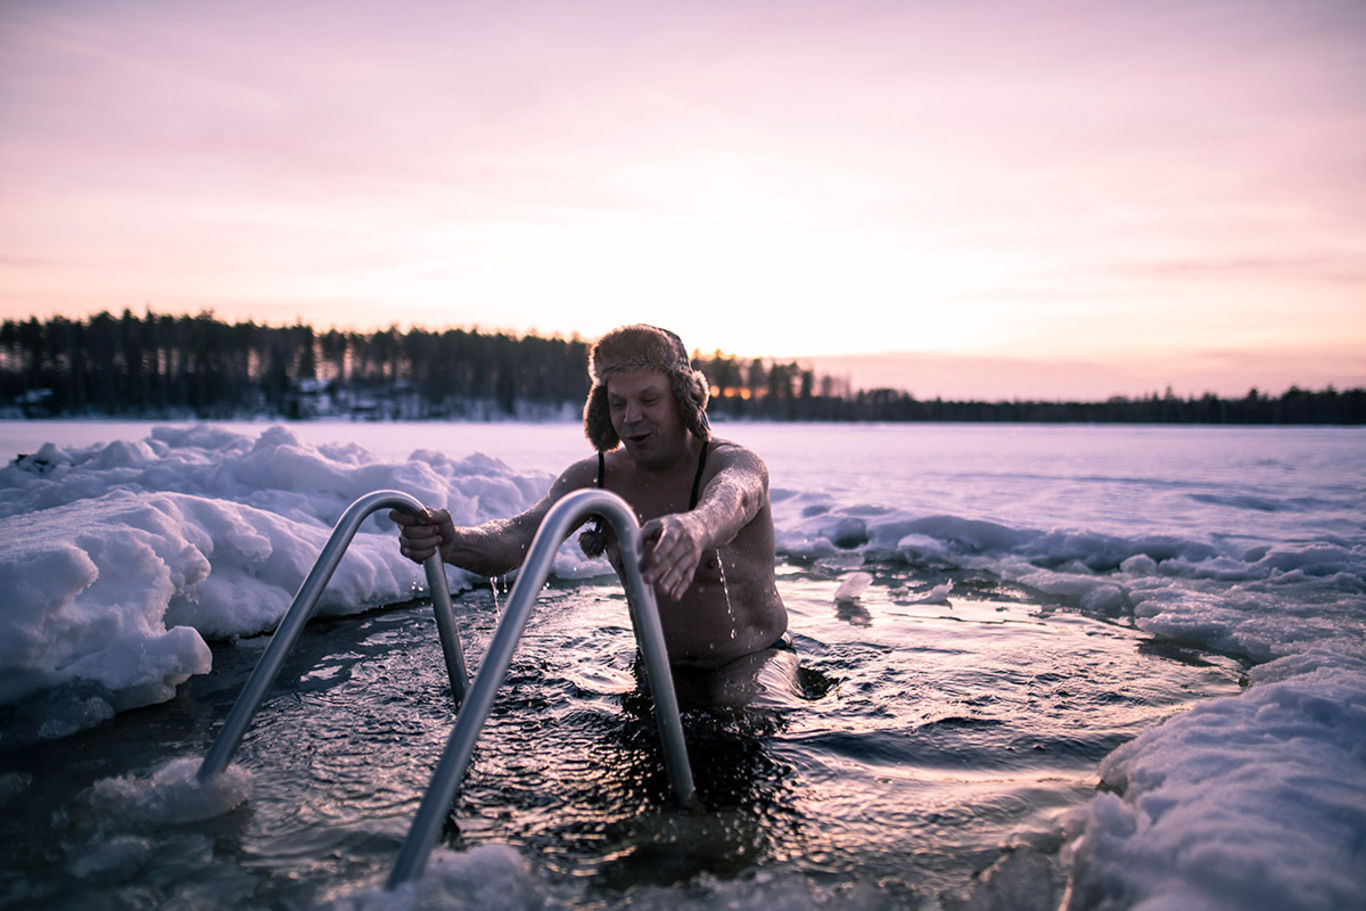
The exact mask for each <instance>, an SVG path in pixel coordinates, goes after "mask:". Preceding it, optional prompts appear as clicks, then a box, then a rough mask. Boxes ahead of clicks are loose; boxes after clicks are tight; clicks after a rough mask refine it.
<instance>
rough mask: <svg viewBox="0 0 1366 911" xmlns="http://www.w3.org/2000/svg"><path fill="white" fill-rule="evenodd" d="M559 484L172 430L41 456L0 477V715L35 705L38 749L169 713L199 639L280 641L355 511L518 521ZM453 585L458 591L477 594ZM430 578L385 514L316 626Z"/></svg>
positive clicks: (434, 460)
mask: <svg viewBox="0 0 1366 911" xmlns="http://www.w3.org/2000/svg"><path fill="white" fill-rule="evenodd" d="M550 480H551V479H550V477H549V476H548V475H544V474H537V473H529V474H528V473H516V472H513V471H512V470H510V469H509V468H508V467H507V466H505V465H503V464H502V463H501V462H498V461H497V460H495V459H491V458H488V457H485V456H482V455H474V456H470V457H469V458H465V459H462V460H458V461H453V460H451V459H449V458H447V457H446V456H444V455H442V454H440V453H436V452H431V451H419V452H416V453H414V454H413V456H412V457H411V458H410V459H408V460H405V461H403V462H394V463H385V462H379V461H376V460H374V459H373V458H372V457H371V456H369V455H368V454H367V453H366V452H365V451H364V450H361V449H359V448H357V447H354V446H328V445H323V446H314V445H311V444H309V443H306V442H304V441H303V440H302V439H301V438H300V437H299V436H298V435H296V434H295V433H293V432H292V431H290V430H288V429H285V428H282V427H272V428H269V429H267V430H265V431H264V432H262V433H261V434H260V435H259V437H256V438H252V437H248V436H244V435H242V434H235V433H229V432H225V431H222V430H218V429H215V428H213V427H208V426H201V427H192V428H187V429H177V428H169V427H168V428H158V429H156V430H154V431H153V433H152V434H151V436H150V437H149V438H147V439H145V440H140V441H137V442H127V441H120V442H115V443H110V444H108V445H97V446H90V447H87V448H78V449H62V448H59V447H57V446H53V445H50V444H49V445H46V446H44V447H43V448H42V449H40V450H39V451H38V452H37V453H34V454H32V455H28V456H24V457H21V458H19V459H16V460H14V461H13V462H11V463H10V464H9V465H8V466H6V467H4V468H3V469H0V591H4V592H5V593H6V597H5V610H4V611H3V613H0V705H4V704H12V703H16V702H19V701H21V700H32V699H33V698H34V697H35V694H40V695H41V698H42V699H43V700H45V701H44V702H42V703H41V705H42V706H43V711H42V714H43V715H44V717H43V718H42V720H41V723H40V727H41V730H40V731H39V736H42V737H58V736H64V735H66V734H69V733H72V732H73V731H75V730H79V729H80V728H82V727H86V726H89V725H91V724H95V723H98V722H99V721H101V720H104V719H105V718H108V717H110V716H112V714H113V713H114V712H116V711H123V710H125V709H129V708H134V707H137V706H140V705H147V704H151V703H154V702H159V701H164V700H166V699H169V698H170V697H171V695H172V694H173V692H174V688H175V686H176V685H177V684H178V683H181V682H183V681H184V680H185V679H187V678H188V677H189V676H190V675H192V674H202V673H205V672H207V671H208V670H209V668H210V662H211V655H210V651H209V649H208V647H207V645H206V640H212V639H221V638H226V637H233V636H249V635H253V634H257V633H261V632H265V631H268V630H270V629H272V628H273V627H274V626H275V624H276V623H277V622H278V621H279V619H280V617H281V616H283V614H284V612H285V610H286V609H287V608H288V606H289V604H290V602H291V600H292V599H293V596H294V593H295V592H296V591H297V590H298V587H299V585H300V583H301V582H302V581H303V578H304V576H305V575H306V574H307V572H308V570H309V568H310V567H311V566H312V565H313V562H314V560H315V559H316V558H317V556H318V553H319V552H320V550H321V549H322V546H323V544H324V542H325V541H326V540H327V537H328V535H329V534H330V532H331V529H332V526H333V525H334V524H335V522H336V521H337V519H338V518H339V517H340V516H341V514H342V512H343V511H345V509H346V508H347V506H349V505H350V504H351V503H352V502H353V501H354V500H355V499H356V498H358V497H360V496H362V495H363V494H366V493H369V492H371V491H374V490H378V489H396V490H401V491H404V492H407V493H409V494H411V495H413V496H414V497H416V498H418V499H419V500H420V501H422V502H424V503H428V504H431V505H434V506H442V507H445V508H447V509H449V510H450V511H451V513H452V515H453V516H454V517H455V520H456V522H458V523H475V522H480V521H484V520H486V519H489V518H494V517H498V516H505V515H508V514H510V513H513V512H516V511H519V510H521V509H524V508H526V507H527V506H529V505H530V504H532V503H533V502H535V500H537V499H539V498H540V496H542V495H543V493H544V491H545V490H546V489H548V487H549V484H550ZM584 562H585V561H583V560H582V558H581V557H578V558H576V556H575V555H574V553H573V552H572V551H571V550H570V549H569V548H566V549H565V551H564V552H563V553H562V555H561V558H560V561H559V564H557V568H558V569H559V570H561V571H563V572H565V573H566V574H575V573H580V572H582V571H583V566H584ZM452 573H453V575H454V576H456V580H455V581H456V583H457V585H458V584H460V583H462V582H464V583H466V584H467V583H468V582H469V581H470V580H469V577H467V576H462V574H460V573H459V572H458V571H455V570H453V571H452ZM421 579H422V573H421V570H420V568H418V567H416V566H414V565H413V564H412V563H409V562H408V561H407V560H404V559H403V558H402V557H400V556H399V554H398V548H397V547H396V545H395V532H394V528H393V525H392V523H390V522H389V521H388V519H387V518H384V517H382V516H378V515H377V516H376V517H374V518H372V519H370V520H368V521H367V523H366V525H365V527H364V528H363V530H362V531H361V533H360V534H358V535H357V536H356V539H355V541H354V542H353V544H352V545H351V547H350V548H349V549H348V551H347V554H346V556H345V557H344V558H343V560H342V562H341V564H340V565H339V567H338V569H337V571H336V573H335V574H334V576H333V579H332V581H331V582H330V583H329V585H328V587H327V589H326V591H325V593H324V594H323V596H322V599H321V600H320V602H319V611H320V613H332V614H342V613H348V612H356V611H361V610H364V609H366V608H369V607H372V606H374V605H376V604H381V603H386V602H393V601H398V600H402V599H404V598H407V597H410V596H411V594H412V592H413V588H414V585H415V584H419V583H420V581H421ZM61 694H64V695H61ZM35 704H39V703H35Z"/></svg>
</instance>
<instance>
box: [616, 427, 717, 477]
mask: <svg viewBox="0 0 1366 911" xmlns="http://www.w3.org/2000/svg"><path fill="white" fill-rule="evenodd" d="M701 451H702V446H701V443H700V441H699V440H698V439H697V437H695V436H693V435H692V432H691V431H685V432H684V435H683V445H682V446H679V447H678V449H677V452H676V453H675V454H673V455H672V457H671V458H666V459H662V460H659V461H652V462H651V463H650V464H642V463H641V462H637V461H636V460H635V458H634V457H631V464H632V466H633V467H634V468H635V469H636V470H637V471H640V472H643V473H645V474H649V475H656V476H660V477H663V476H668V475H673V474H681V473H683V472H684V471H685V469H686V471H691V470H692V466H693V465H694V464H695V463H696V462H697V458H698V455H699V454H700V453H701ZM627 455H628V456H630V453H629V452H628V453H627Z"/></svg>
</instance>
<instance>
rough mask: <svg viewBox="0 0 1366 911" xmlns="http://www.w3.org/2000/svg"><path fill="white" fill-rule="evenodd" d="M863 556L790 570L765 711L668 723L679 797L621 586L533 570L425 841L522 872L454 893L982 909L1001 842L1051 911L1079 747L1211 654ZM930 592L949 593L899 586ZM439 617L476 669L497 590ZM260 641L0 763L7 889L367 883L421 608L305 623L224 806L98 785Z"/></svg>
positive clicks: (200, 900)
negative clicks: (117, 795)
mask: <svg viewBox="0 0 1366 911" xmlns="http://www.w3.org/2000/svg"><path fill="white" fill-rule="evenodd" d="M865 569H871V570H872V574H873V576H874V578H873V580H872V586H871V587H870V588H868V590H867V591H865V592H864V593H863V594H862V596H861V598H859V599H858V600H856V601H850V602H844V603H836V602H835V600H834V597H833V594H834V591H835V588H836V586H837V585H838V584H839V582H840V581H841V579H842V578H845V577H846V575H847V574H844V573H841V572H840V571H839V569H838V567H836V566H822V565H816V564H812V565H803V566H793V565H787V566H784V567H783V568H782V575H781V579H780V584H781V587H782V590H783V592H784V595H785V598H786V600H787V602H788V606H789V609H790V610H791V612H792V632H793V634H794V639H795V642H796V645H797V648H798V651H799V653H800V664H801V671H800V676H799V677H798V678H797V679H796V681H795V683H796V684H797V686H796V687H795V688H793V689H792V690H791V691H790V692H777V694H776V695H775V697H774V699H773V700H771V701H772V702H773V703H774V704H773V705H770V706H769V707H766V708H759V709H749V710H725V711H705V710H700V709H691V710H689V711H688V712H686V713H685V727H686V733H687V737H688V743H689V751H690V755H691V758H692V762H693V766H694V774H695V776H696V779H697V784H698V791H699V797H700V801H699V803H700V806H699V807H694V808H691V809H678V808H675V807H674V805H673V803H672V801H671V800H670V798H669V792H668V784H667V779H666V778H665V775H664V771H663V766H662V757H661V754H660V750H659V747H658V741H657V737H656V735H655V732H654V730H653V728H652V726H651V723H650V721H649V714H648V709H646V708H644V707H643V706H642V704H641V703H642V697H640V696H639V693H638V689H637V684H636V679H635V676H634V674H633V671H632V662H633V658H634V645H633V640H632V638H631V633H630V629H629V627H628V625H627V623H628V621H627V619H626V609H625V601H624V598H623V597H622V596H621V594H620V592H619V589H617V588H616V587H615V586H614V585H607V584H595V583H575V584H559V585H555V586H552V587H551V588H548V589H547V590H546V592H545V593H544V596H543V598H542V601H541V603H540V605H539V607H538V611H537V615H536V616H535V617H533V619H532V622H531V624H530V626H529V628H528V632H527V634H526V636H525V638H524V639H523V642H522V644H521V646H520V647H519V649H518V652H517V655H516V657H515V658H514V661H513V665H512V669H511V671H510V673H509V676H508V681H507V683H506V685H505V686H504V688H503V689H502V690H501V691H500V695H499V701H498V703H497V704H496V706H495V709H494V712H493V715H492V716H491V718H490V719H489V722H488V724H487V726H486V728H485V731H484V733H483V736H482V737H481V739H480V741H479V746H478V748H477V750H476V752H475V755H474V759H473V762H472V765H471V768H470V771H469V774H468V776H467V777H466V779H465V782H464V786H463V789H462V791H461V794H460V796H459V798H458V799H457V802H456V805H455V807H454V809H453V811H452V814H451V817H450V822H449V824H448V826H447V831H446V833H445V835H444V844H443V846H442V847H443V848H444V849H446V850H448V851H451V852H455V853H454V855H453V856H454V857H455V858H457V859H461V858H464V859H471V858H473V859H472V860H468V862H469V865H470V866H469V869H468V871H467V873H465V874H463V875H465V876H466V878H467V880H468V882H467V885H468V884H469V883H472V882H479V881H484V880H487V879H488V878H489V877H490V876H492V875H493V872H494V871H493V867H492V866H489V865H488V864H487V863H485V862H484V861H482V860H479V858H481V857H482V856H483V855H481V854H480V853H479V852H478V851H475V849H478V848H480V847H481V846H488V845H505V846H510V847H511V849H513V850H514V851H515V852H516V854H517V855H519V856H520V858H521V860H520V863H521V865H522V866H521V867H519V868H518V869H517V871H516V872H515V874H514V885H515V888H510V889H504V890H502V891H499V892H498V894H497V895H496V896H495V898H494V899H490V898H489V896H488V895H484V897H483V898H480V899H478V901H477V902H476V900H475V899H461V898H459V897H458V896H456V897H453V896H449V895H448V896H447V898H448V900H449V901H448V903H449V904H451V906H454V907H459V906H462V902H464V904H467V905H469V906H471V907H474V906H478V905H479V904H484V903H487V902H488V901H491V900H494V901H495V904H497V903H498V902H501V903H502V905H501V906H504V907H543V906H544V907H562V906H568V907H584V908H597V907H602V908H607V907H617V906H622V905H632V906H638V907H646V908H653V907H668V908H675V909H676V908H688V907H751V906H753V907H774V906H777V905H774V904H773V902H775V901H777V902H779V903H781V904H784V905H792V906H802V905H809V906H813V907H816V906H819V907H889V908H891V907H925V908H940V907H958V906H959V905H960V903H961V902H962V901H964V900H969V899H970V900H972V901H974V902H977V904H978V905H981V904H982V902H983V901H984V900H985V899H984V898H983V896H984V892H983V887H982V886H981V885H980V883H979V878H978V877H979V874H981V873H982V871H985V870H988V868H991V867H992V866H993V865H997V866H998V868H999V867H1000V865H1001V863H1002V860H1003V858H1005V859H1006V861H1008V862H1010V863H1011V864H1013V866H1014V869H1013V870H1012V874H1013V875H1016V876H1023V877H1025V881H1026V882H1027V883H1028V892H1029V895H1028V896H1027V897H1026V898H1020V899H1019V901H1021V902H1025V904H1024V905H1021V906H1024V907H1028V906H1029V904H1028V903H1029V902H1037V906H1038V907H1046V906H1048V903H1049V902H1050V901H1051V902H1052V903H1053V904H1054V906H1056V901H1057V898H1058V896H1059V894H1060V891H1061V889H1062V887H1063V883H1062V882H1061V880H1060V878H1059V876H1058V875H1057V874H1056V873H1055V872H1054V869H1053V861H1052V858H1053V856H1054V855H1055V854H1056V851H1057V849H1058V847H1059V844H1060V840H1061V832H1062V825H1063V817H1064V816H1065V814H1066V813H1067V812H1068V811H1069V810H1071V809H1073V808H1076V807H1079V806H1081V805H1083V804H1084V803H1085V802H1086V801H1087V800H1088V799H1089V798H1090V797H1091V796H1092V795H1093V794H1094V789H1095V786H1096V783H1097V777H1096V764H1097V762H1098V761H1099V760H1100V759H1101V758H1102V757H1103V756H1104V755H1106V754H1107V753H1108V752H1110V751H1111V750H1113V749H1114V748H1115V747H1116V746H1118V745H1119V744H1121V743H1123V742H1125V741H1126V740H1129V739H1131V738H1132V737H1134V736H1135V735H1136V734H1137V733H1138V732H1139V731H1140V730H1142V729H1144V728H1146V727H1149V726H1151V725H1152V724H1154V723H1155V722H1156V721H1157V720H1158V719H1160V718H1162V717H1164V716H1166V715H1168V714H1170V713H1172V712H1175V711H1178V710H1180V709H1181V708H1183V707H1184V706H1186V705H1188V704H1189V703H1190V702H1191V701H1193V700H1195V699H1198V698H1202V697H1205V696H1208V695H1214V694H1225V693H1230V692H1234V691H1236V689H1237V687H1238V681H1239V677H1240V674H1241V671H1242V667H1241V666H1240V665H1239V664H1238V663H1237V662H1235V661H1234V660H1232V659H1228V658H1223V657H1220V656H1218V655H1213V654H1210V653H1207V652H1202V651H1199V650H1195V649H1189V648H1186V647H1184V646H1182V645H1180V644H1179V643H1172V642H1160V643H1159V642H1155V641H1153V640H1150V639H1148V638H1146V637H1145V636H1143V635H1142V634H1140V633H1138V632H1136V631H1135V630H1133V629H1131V628H1128V627H1126V626H1123V625H1118V624H1115V623H1112V622H1106V621H1102V620H1097V619H1092V618H1088V617H1085V616H1081V615H1079V614H1077V613H1075V612H1068V611H1064V610H1058V609H1055V606H1054V605H1050V604H1048V603H1043V602H1042V601H1041V599H1040V598H1039V597H1038V596H1034V595H1031V594H1029V593H1027V592H1024V591H1022V590H1016V589H1014V588H1012V586H1010V585H1009V584H1007V583H1003V582H1001V581H999V580H994V579H992V578H991V577H989V576H988V575H986V574H981V573H978V574H972V573H969V572H966V571H958V572H957V575H955V576H952V577H950V576H947V575H946V576H944V577H943V578H927V577H926V575H925V574H924V573H923V572H922V573H920V574H918V575H916V576H911V575H909V574H908V572H907V571H906V570H905V568H904V567H900V568H892V567H883V568H878V567H865ZM943 583H951V584H952V586H953V589H952V593H951V594H950V595H949V596H948V603H933V604H927V603H918V602H919V601H920V599H922V598H923V597H925V596H926V594H927V593H929V592H930V591H931V590H932V589H933V588H934V586H936V585H942V584H943ZM457 610H458V612H460V613H461V615H462V616H461V623H462V628H463V630H464V632H465V636H466V643H467V644H466V648H467V652H468V653H469V655H470V656H471V662H472V664H474V665H476V666H477V661H478V657H479V655H481V654H482V651H483V646H484V643H485V642H486V641H487V638H488V636H489V635H490V634H491V631H492V629H493V626H494V624H495V623H496V620H497V607H496V603H495V593H494V592H492V591H489V590H483V591H479V592H473V593H466V594H465V595H464V596H463V597H462V598H460V599H459V600H458V602H457ZM265 643H266V639H265V638H264V637H261V638H256V639H251V640H244V641H241V642H238V643H236V644H232V645H229V644H224V645H221V646H219V647H217V648H216V649H215V655H214V672H213V673H212V674H210V675H207V676H205V677H203V678H196V679H194V680H192V681H190V682H189V683H188V684H186V685H185V686H183V687H182V688H181V692H180V694H179V696H178V698H177V699H175V700H174V701H173V702H170V703H167V704H164V705H161V706H156V707H152V708H148V709H144V710H140V711H136V712H130V713H125V714H123V715H120V716H118V717H117V718H115V719H114V720H112V721H109V722H107V723H105V724H103V725H101V726H100V727H98V728H96V729H94V730H92V731H88V732H85V733H83V734H79V735H76V736H72V737H69V738H66V739H64V740H59V741H54V742H45V743H39V744H36V745H33V746H28V747H24V748H14V749H10V750H9V751H7V752H6V753H5V754H4V755H3V756H0V808H3V810H4V822H3V824H0V832H3V845H4V847H3V856H2V857H0V907H5V908H9V907H13V908H160V907H184V908H192V907H198V908H215V907H224V908H231V907H242V908H258V907H269V908H284V909H292V908H303V907H311V906H315V905H318V904H325V903H327V902H329V901H334V900H340V899H345V898H346V897H347V896H349V895H352V894H353V893H356V892H357V891H358V890H365V889H371V890H373V889H374V888H375V887H377V885H378V884H379V883H381V882H382V881H383V879H384V877H385V876H386V875H387V873H388V870H389V868H390V866H391V865H392V863H393V860H394V858H395V856H396V854H397V851H398V848H399V845H400V844H401V842H402V840H403V837H404V836H405V834H406V832H407V828H408V825H409V824H410V822H411V820H412V817H413V814H414V812H415V810H416V807H417V803H418V801H419V800H420V798H421V795H422V793H423V791H424V789H425V788H426V786H427V784H428V781H429V779H430V776H431V772H432V768H433V766H434V764H435V761H436V759H437V757H438V756H439V754H440V752H441V749H442V747H443V746H444V744H445V740H446V737H447V735H448V733H449V731H450V726H451V723H452V719H453V712H454V710H455V707H454V704H453V702H452V700H451V697H450V694H449V693H448V691H447V689H448V688H447V683H446V680H445V672H444V668H443V664H442V659H441V652H440V646H439V644H438V642H437V639H436V636H435V627H434V624H433V621H432V617H431V612H430V609H429V608H427V607H426V606H425V605H421V604H411V605H405V606H399V607H395V608H392V609H389V610H384V611H377V612H374V613H370V614H367V615H363V616H361V617H353V618H350V619H346V620H338V621H323V622H315V623H314V624H312V625H311V626H310V627H309V629H308V630H307V631H306V633H305V635H304V636H303V638H302V640H301V642H300V645H299V647H298V649H297V650H296V652H295V654H294V655H293V656H292V657H291V660H290V662H289V664H288V665H287V667H286V669H285V671H284V673H283V674H282V675H281V678H280V681H279V682H278V684H277V686H276V688H275V690H274V691H273V692H272V694H271V696H269V697H268V698H267V700H266V702H265V704H264V706H263V708H262V711H261V712H260V714H258V716H257V718H256V720H255V721H254V723H253V725H252V727H251V728H250V730H249V731H248V733H247V736H246V738H245V739H244V741H243V743H242V746H241V747H240V748H239V750H238V752H237V754H236V755H235V757H234V761H235V763H236V764H237V765H239V766H241V767H243V768H245V769H246V770H248V771H249V772H250V775H251V789H250V795H249V798H248V799H247V800H246V801H245V802H244V803H242V804H241V805H240V806H238V807H237V808H236V809H233V810H232V811H230V812H228V813H225V814H222V815H219V816H215V817H213V818H210V819H207V820H201V821H196V822H186V823H171V822H168V821H167V820H166V818H165V816H164V815H161V816H159V815H158V808H157V806H156V805H155V803H154V802H152V801H150V800H149V801H147V802H144V803H143V804H141V805H138V804H137V802H136V801H135V802H134V805H133V806H131V807H130V806H128V805H126V804H125V805H109V804H108V802H104V803H102V802H101V801H100V800H99V799H97V795H96V792H95V791H93V790H92V786H94V785H95V784H96V783H97V782H100V781H106V780H108V779H110V778H113V777H115V776H133V777H138V778H146V777H148V776H150V775H151V774H152V773H153V771H154V770H156V769H157V768H159V767H161V766H163V765H165V764H166V763H167V762H169V761H171V760H175V759H178V758H183V757H192V758H194V759H198V758H199V757H202V755H203V753H204V751H205V750H206V749H207V748H208V745H209V743H210V742H211V740H212V737H213V735H214V734H215V733H216V730H217V727H218V725H219V724H220V723H221V721H222V719H223V718H224V717H225V716H226V714H227V712H228V709H229V708H230V706H231V704H232V701H233V700H234V699H235V698H236V695H237V692H238V690H239V688H240V687H241V685H242V683H243V682H244V680H245V678H246V676H247V674H249V673H250V670H251V668H252V667H253V666H254V664H255V661H256V659H257V658H258V657H259V655H260V653H261V650H262V649H263V648H264V646H265ZM446 850H441V851H438V852H437V855H436V857H437V859H438V860H440V859H441V858H447V859H449V857H450V856H451V855H447V853H446ZM470 852H474V853H470ZM501 856H502V857H503V858H504V859H506V854H504V855H501ZM1022 858H1023V859H1024V860H1021V859H1022ZM435 888H437V890H438V892H439V891H440V890H441V889H445V888H447V887H445V886H438V887H435ZM471 894H473V893H471ZM381 904H383V900H381Z"/></svg>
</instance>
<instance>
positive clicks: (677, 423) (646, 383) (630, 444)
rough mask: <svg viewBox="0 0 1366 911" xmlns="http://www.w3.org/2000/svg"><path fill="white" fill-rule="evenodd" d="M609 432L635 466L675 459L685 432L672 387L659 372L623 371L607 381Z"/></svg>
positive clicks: (666, 378) (646, 370) (645, 370)
mask: <svg viewBox="0 0 1366 911" xmlns="http://www.w3.org/2000/svg"><path fill="white" fill-rule="evenodd" d="M607 407H608V411H609V413H610V414H611V417H612V429H613V430H615V431H616V432H617V436H619V437H621V442H622V444H623V445H625V446H626V451H627V452H629V453H630V454H631V458H633V459H635V460H636V462H637V463H641V464H647V465H648V464H651V463H665V462H668V461H670V460H672V459H676V458H677V457H678V453H679V450H680V447H682V446H683V443H684V440H685V437H686V433H687V432H686V431H685V430H684V427H683V419H682V418H681V417H679V414H678V403H677V402H676V401H675V400H674V394H673V386H672V385H671V384H670V382H669V378H668V377H667V376H666V375H664V374H663V373H661V372H660V371H658V370H648V369H639V370H623V371H622V372H621V373H617V374H614V375H613V376H612V377H611V378H610V379H608V380H607Z"/></svg>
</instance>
